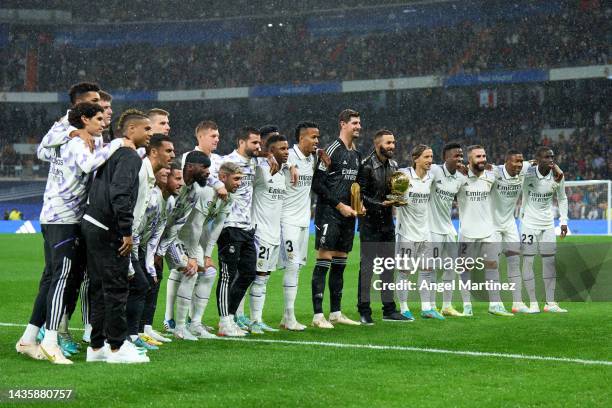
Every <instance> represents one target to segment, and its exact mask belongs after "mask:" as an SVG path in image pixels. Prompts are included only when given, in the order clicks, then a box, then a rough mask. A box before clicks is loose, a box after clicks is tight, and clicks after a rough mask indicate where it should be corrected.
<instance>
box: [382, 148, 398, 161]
mask: <svg viewBox="0 0 612 408" xmlns="http://www.w3.org/2000/svg"><path fill="white" fill-rule="evenodd" d="M380 154H382V155H383V156H385V157H386V158H387V159H392V158H393V155H394V154H395V150H391V149H380Z"/></svg>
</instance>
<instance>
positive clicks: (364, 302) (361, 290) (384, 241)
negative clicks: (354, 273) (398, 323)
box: [357, 223, 397, 315]
mask: <svg viewBox="0 0 612 408" xmlns="http://www.w3.org/2000/svg"><path fill="white" fill-rule="evenodd" d="M359 234H360V241H361V247H360V266H359V284H358V286H357V288H358V289H357V310H358V311H359V314H360V315H364V314H368V315H371V314H372V308H371V307H370V292H371V291H372V278H373V276H374V271H373V262H374V258H377V257H384V258H387V257H390V258H393V257H394V256H395V232H394V231H393V230H391V229H385V230H382V231H381V230H379V229H378V228H377V226H369V225H367V224H365V223H364V224H360V231H359ZM376 279H380V280H381V281H382V282H383V283H392V282H393V281H394V279H393V269H386V268H385V269H384V271H383V272H382V273H381V274H380V275H377V278H376ZM380 296H381V300H382V304H383V307H382V309H383V315H388V314H391V313H393V312H395V311H396V310H397V309H396V307H395V301H394V299H393V291H392V290H388V289H386V290H381V291H380Z"/></svg>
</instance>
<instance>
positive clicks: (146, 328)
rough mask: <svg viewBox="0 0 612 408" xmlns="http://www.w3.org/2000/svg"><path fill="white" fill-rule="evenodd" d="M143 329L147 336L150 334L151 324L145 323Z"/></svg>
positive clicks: (151, 331)
mask: <svg viewBox="0 0 612 408" xmlns="http://www.w3.org/2000/svg"><path fill="white" fill-rule="evenodd" d="M143 331H144V334H146V335H147V336H151V334H152V333H153V326H151V325H150V324H145V325H144V328H143Z"/></svg>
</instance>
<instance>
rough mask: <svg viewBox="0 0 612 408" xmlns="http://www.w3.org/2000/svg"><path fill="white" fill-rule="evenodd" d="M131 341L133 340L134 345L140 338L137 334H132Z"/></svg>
mask: <svg viewBox="0 0 612 408" xmlns="http://www.w3.org/2000/svg"><path fill="white" fill-rule="evenodd" d="M130 340H132V343H133V342H135V341H136V340H138V336H137V335H136V334H130Z"/></svg>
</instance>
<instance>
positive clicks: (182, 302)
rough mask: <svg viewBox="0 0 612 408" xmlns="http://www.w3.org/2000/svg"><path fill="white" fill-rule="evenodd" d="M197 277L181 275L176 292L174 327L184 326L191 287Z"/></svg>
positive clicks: (189, 302)
mask: <svg viewBox="0 0 612 408" xmlns="http://www.w3.org/2000/svg"><path fill="white" fill-rule="evenodd" d="M197 279H198V275H197V274H195V275H192V276H183V279H181V283H180V285H179V287H178V290H177V292H176V327H177V329H178V328H184V327H185V324H186V323H187V313H188V312H189V305H190V304H191V297H192V295H193V288H194V286H195V284H196V281H197Z"/></svg>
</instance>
